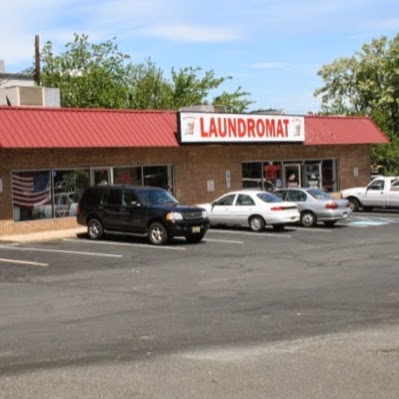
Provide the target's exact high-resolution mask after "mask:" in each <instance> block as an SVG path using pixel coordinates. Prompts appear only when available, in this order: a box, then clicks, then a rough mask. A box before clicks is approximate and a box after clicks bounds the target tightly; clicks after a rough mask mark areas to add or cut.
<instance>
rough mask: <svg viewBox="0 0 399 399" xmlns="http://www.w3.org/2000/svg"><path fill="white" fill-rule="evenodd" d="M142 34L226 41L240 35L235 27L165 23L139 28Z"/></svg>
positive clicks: (181, 38)
mask: <svg viewBox="0 0 399 399" xmlns="http://www.w3.org/2000/svg"><path fill="white" fill-rule="evenodd" d="M138 33H140V34H141V35H148V36H155V37H158V38H163V39H169V40H173V41H181V42H203V43H205V42H208V43H209V42H226V41H232V40H236V39H238V38H239V37H240V35H239V33H238V32H235V31H234V30H233V29H223V28H213V27H210V26H193V25H164V26H152V27H148V28H142V29H139V30H138Z"/></svg>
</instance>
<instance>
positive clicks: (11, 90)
mask: <svg viewBox="0 0 399 399" xmlns="http://www.w3.org/2000/svg"><path fill="white" fill-rule="evenodd" d="M0 105H8V106H21V107H23V106H27V107H60V106H61V98H60V90H59V89H58V88H47V87H41V86H14V87H6V88H2V89H0Z"/></svg>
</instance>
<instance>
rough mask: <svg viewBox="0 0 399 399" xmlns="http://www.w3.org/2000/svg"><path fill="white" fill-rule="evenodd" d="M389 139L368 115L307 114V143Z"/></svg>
mask: <svg viewBox="0 0 399 399" xmlns="http://www.w3.org/2000/svg"><path fill="white" fill-rule="evenodd" d="M386 143H389V139H388V138H387V137H386V136H385V135H384V133H383V132H382V131H381V130H380V129H379V128H378V127H377V125H375V123H374V122H373V121H372V120H371V119H370V118H366V117H359V116H355V117H352V116H316V115H315V116H313V115H306V116H305V144H307V145H334V144H340V145H343V144H386Z"/></svg>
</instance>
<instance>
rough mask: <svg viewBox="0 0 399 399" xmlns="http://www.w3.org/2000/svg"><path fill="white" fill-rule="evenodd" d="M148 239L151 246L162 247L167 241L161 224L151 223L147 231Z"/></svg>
mask: <svg viewBox="0 0 399 399" xmlns="http://www.w3.org/2000/svg"><path fill="white" fill-rule="evenodd" d="M148 238H149V240H150V242H151V244H154V245H163V244H165V243H166V242H167V241H168V238H169V237H168V232H167V231H166V229H165V227H164V226H163V225H162V223H158V222H155V223H152V224H151V226H150V228H149V229H148Z"/></svg>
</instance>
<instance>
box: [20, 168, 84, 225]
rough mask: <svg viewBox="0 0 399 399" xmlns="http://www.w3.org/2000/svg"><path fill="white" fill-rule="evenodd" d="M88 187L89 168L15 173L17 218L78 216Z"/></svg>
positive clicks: (23, 219)
mask: <svg viewBox="0 0 399 399" xmlns="http://www.w3.org/2000/svg"><path fill="white" fill-rule="evenodd" d="M88 186H89V171H88V170H54V171H34V172H32V171H30V172H13V173H12V198H13V210H14V220H15V221H25V220H35V219H50V218H59V217H68V216H76V211H77V204H78V201H79V199H80V197H81V195H82V193H83V191H84V189H85V188H86V187H88Z"/></svg>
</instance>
